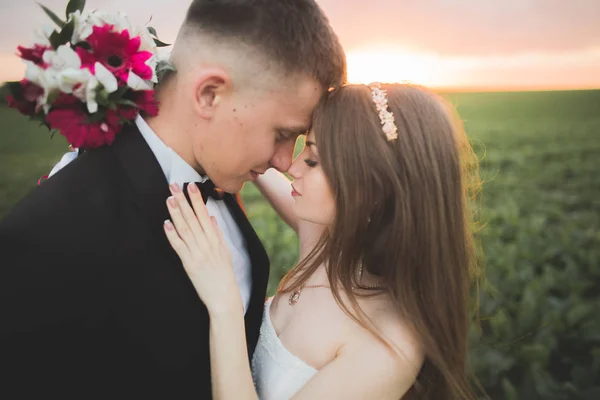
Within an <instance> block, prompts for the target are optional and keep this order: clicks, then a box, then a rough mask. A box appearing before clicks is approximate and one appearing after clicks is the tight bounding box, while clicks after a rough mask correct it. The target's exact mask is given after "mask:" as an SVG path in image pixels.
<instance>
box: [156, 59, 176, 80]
mask: <svg viewBox="0 0 600 400" xmlns="http://www.w3.org/2000/svg"><path fill="white" fill-rule="evenodd" d="M176 71H177V69H176V68H175V66H174V65H173V64H171V62H170V61H168V60H161V61H159V62H158V65H157V66H156V77H157V79H158V81H159V82H160V81H161V80H162V79H163V78H164V77H165V76H166V75H168V74H169V72H176Z"/></svg>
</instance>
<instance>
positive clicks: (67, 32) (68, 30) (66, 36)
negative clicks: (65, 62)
mask: <svg viewBox="0 0 600 400" xmlns="http://www.w3.org/2000/svg"><path fill="white" fill-rule="evenodd" d="M74 31H75V20H71V22H69V23H68V24H67V25H65V27H64V28H63V29H62V30H61V31H60V34H59V35H58V37H59V40H60V44H61V45H62V44H67V43H69V42H70V41H71V37H72V36H73V32H74Z"/></svg>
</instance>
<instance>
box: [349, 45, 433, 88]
mask: <svg viewBox="0 0 600 400" xmlns="http://www.w3.org/2000/svg"><path fill="white" fill-rule="evenodd" d="M347 61H348V81H349V82H350V83H364V84H369V83H372V82H375V81H378V82H388V83H392V82H410V83H415V84H419V85H424V86H437V85H440V84H443V83H444V82H443V77H442V76H441V75H440V73H439V72H438V71H436V57H434V56H430V55H424V54H418V53H412V52H409V51H398V50H386V49H372V50H355V51H349V52H348V53H347Z"/></svg>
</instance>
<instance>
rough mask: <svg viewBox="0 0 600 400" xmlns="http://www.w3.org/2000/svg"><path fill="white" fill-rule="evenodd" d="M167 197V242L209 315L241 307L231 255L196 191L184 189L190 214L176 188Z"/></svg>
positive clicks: (185, 200)
mask: <svg viewBox="0 0 600 400" xmlns="http://www.w3.org/2000/svg"><path fill="white" fill-rule="evenodd" d="M171 193H172V194H173V196H172V197H169V199H168V200H167V208H168V209H169V214H171V219H172V221H173V222H171V221H168V220H167V221H165V225H164V229H165V232H166V234H167V239H168V240H169V242H170V243H171V246H172V247H173V249H174V250H175V252H176V253H177V255H178V256H179V258H180V259H181V262H182V263H183V267H184V268H185V272H186V273H187V274H188V276H189V278H190V280H191V282H192V284H193V285H194V287H195V289H196V291H197V292H198V295H199V296H200V298H201V299H202V301H203V302H204V304H205V305H206V307H207V309H208V311H209V313H211V312H218V311H225V310H228V309H231V307H242V301H241V295H240V293H239V290H238V286H237V282H236V279H235V274H234V272H233V263H232V261H231V254H230V253H229V249H228V248H227V244H226V243H225V239H224V238H223V234H222V233H221V230H220V229H219V227H218V226H217V223H216V220H215V219H214V217H210V216H209V215H208V211H207V209H206V206H205V204H204V201H203V200H202V195H201V194H200V190H199V189H198V187H197V186H196V185H195V184H193V183H191V184H189V185H188V194H189V197H190V201H191V203H192V206H193V208H194V209H193V210H192V208H191V207H190V205H189V203H188V201H187V199H186V198H185V196H184V194H183V192H182V191H181V189H180V188H179V187H178V186H176V185H171Z"/></svg>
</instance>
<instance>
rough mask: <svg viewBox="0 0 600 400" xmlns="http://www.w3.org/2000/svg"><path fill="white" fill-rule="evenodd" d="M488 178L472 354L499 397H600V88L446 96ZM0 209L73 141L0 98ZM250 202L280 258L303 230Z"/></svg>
mask: <svg viewBox="0 0 600 400" xmlns="http://www.w3.org/2000/svg"><path fill="white" fill-rule="evenodd" d="M445 96H446V97H447V98H448V99H449V100H450V101H451V102H452V103H453V104H454V105H455V106H456V107H457V108H458V110H459V113H460V115H461V117H462V118H463V120H464V121H465V127H466V130H467V133H468V135H469V137H470V138H471V140H472V143H473V146H474V148H475V150H476V152H477V154H478V155H479V156H480V159H481V173H482V178H483V179H484V181H485V183H484V186H483V201H482V210H481V222H482V225H483V226H484V228H483V229H482V230H481V231H480V233H479V234H478V235H479V237H480V239H481V242H482V245H483V249H484V253H485V259H486V260H485V274H486V276H487V284H486V285H485V288H484V290H483V291H482V293H481V306H480V314H481V315H480V317H481V320H480V324H476V325H474V329H473V338H472V346H471V362H472V365H473V367H474V369H475V371H476V373H477V376H478V378H479V380H480V381H481V383H482V384H483V386H484V387H485V388H486V390H487V392H488V395H489V396H490V398H492V399H508V400H511V399H526V400H535V399H594V398H596V399H598V398H600V315H599V312H598V310H600V295H599V294H598V292H599V291H600V290H598V288H599V287H600V91H573V92H568V91H565V92H527V93H525V92H524V93H461V94H447V95H445ZM0 121H1V123H2V125H1V128H0V218H1V217H2V216H3V215H5V213H6V212H7V211H8V210H9V209H10V208H11V207H12V206H13V205H14V204H15V202H17V201H18V200H19V198H21V197H22V196H24V195H25V194H26V193H27V192H28V191H30V190H32V189H33V188H34V187H35V184H36V182H37V180H38V178H39V177H40V176H42V175H45V174H46V173H47V172H48V171H49V170H50V168H51V167H52V165H53V164H54V163H55V162H56V161H57V160H58V159H59V157H60V156H61V155H62V154H63V153H64V152H65V151H66V150H67V147H66V144H65V142H64V140H63V139H62V137H60V136H59V135H57V136H56V137H54V138H53V139H52V140H50V139H49V133H48V131H47V130H46V129H45V128H38V127H37V126H36V125H35V124H33V123H29V122H27V121H25V120H24V119H23V118H22V117H21V116H20V115H19V114H17V113H16V112H14V111H13V110H7V109H3V108H0ZM243 195H244V200H245V203H246V209H247V211H248V213H249V215H250V217H251V220H252V222H253V224H254V226H255V228H256V230H257V231H258V233H259V235H260V236H261V238H262V239H263V241H264V243H265V247H266V248H267V251H268V252H269V254H270V256H271V260H272V274H271V285H270V288H269V292H270V293H273V291H274V290H275V287H276V284H277V282H278V280H279V279H280V277H281V276H282V275H283V273H285V271H286V270H287V269H288V268H289V267H290V266H292V265H293V264H294V262H295V261H296V257H297V245H296V241H295V236H294V235H293V233H292V232H291V231H290V230H289V229H288V228H287V227H286V226H284V224H283V223H282V222H281V221H278V220H277V218H276V216H275V215H274V213H273V212H272V210H271V209H270V208H269V206H268V205H267V204H266V203H265V202H264V201H263V200H262V199H261V198H260V195H259V194H258V193H257V191H256V189H255V188H254V187H253V186H252V185H246V188H245V189H244V192H243Z"/></svg>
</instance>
